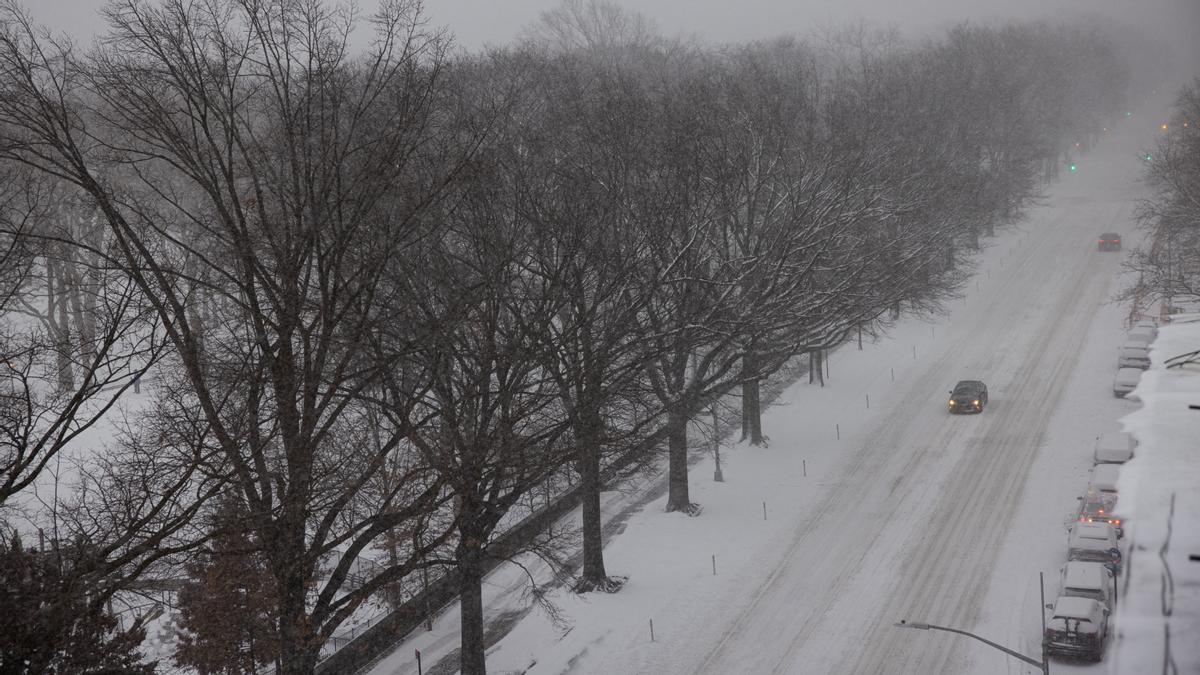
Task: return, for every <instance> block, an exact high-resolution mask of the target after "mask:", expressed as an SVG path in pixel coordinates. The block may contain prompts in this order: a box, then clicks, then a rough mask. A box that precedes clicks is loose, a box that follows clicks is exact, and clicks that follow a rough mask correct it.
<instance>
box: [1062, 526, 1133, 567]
mask: <svg viewBox="0 0 1200 675" xmlns="http://www.w3.org/2000/svg"><path fill="white" fill-rule="evenodd" d="M1070 532H1071V533H1070V535H1069V536H1068V537H1067V560H1068V561H1070V560H1081V561H1083V562H1098V563H1104V564H1106V565H1111V566H1112V571H1113V572H1114V573H1115V574H1120V573H1121V549H1120V548H1119V547H1118V546H1117V530H1116V528H1114V527H1113V526H1112V525H1110V524H1108V523H1101V522H1092V523H1081V522H1076V523H1074V524H1072V525H1071V530H1070Z"/></svg>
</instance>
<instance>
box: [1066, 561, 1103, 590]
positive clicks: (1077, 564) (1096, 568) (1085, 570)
mask: <svg viewBox="0 0 1200 675" xmlns="http://www.w3.org/2000/svg"><path fill="white" fill-rule="evenodd" d="M1107 572H1108V570H1106V569H1105V568H1104V564H1103V563H1098V562H1085V561H1083V560H1072V561H1071V562H1069V563H1067V566H1066V568H1064V570H1063V588H1095V587H1098V586H1100V585H1101V584H1103V583H1104V579H1105V577H1106V576H1108V575H1107V574H1106V573H1107Z"/></svg>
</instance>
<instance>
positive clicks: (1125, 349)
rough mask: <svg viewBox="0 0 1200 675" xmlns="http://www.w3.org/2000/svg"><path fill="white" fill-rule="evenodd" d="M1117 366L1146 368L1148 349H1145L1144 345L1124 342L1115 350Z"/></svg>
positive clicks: (1148, 364) (1148, 355) (1147, 364)
mask: <svg viewBox="0 0 1200 675" xmlns="http://www.w3.org/2000/svg"><path fill="white" fill-rule="evenodd" d="M1117 367H1118V368H1141V369H1142V370H1146V369H1147V368H1149V367H1150V351H1149V350H1147V349H1146V345H1143V344H1140V343H1137V342H1126V343H1125V344H1123V345H1121V348H1120V349H1119V350H1117Z"/></svg>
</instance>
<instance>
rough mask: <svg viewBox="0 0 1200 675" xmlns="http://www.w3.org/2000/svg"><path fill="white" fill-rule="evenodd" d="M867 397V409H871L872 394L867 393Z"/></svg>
mask: <svg viewBox="0 0 1200 675" xmlns="http://www.w3.org/2000/svg"><path fill="white" fill-rule="evenodd" d="M866 397H867V410H870V409H871V395H870V394H867V395H866Z"/></svg>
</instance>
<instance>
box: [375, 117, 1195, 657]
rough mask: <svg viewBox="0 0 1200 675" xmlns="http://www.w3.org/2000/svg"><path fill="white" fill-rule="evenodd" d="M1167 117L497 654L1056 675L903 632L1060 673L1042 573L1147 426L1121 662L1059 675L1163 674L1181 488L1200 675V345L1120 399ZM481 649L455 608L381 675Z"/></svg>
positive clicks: (1175, 338) (1117, 652) (1185, 619)
mask: <svg viewBox="0 0 1200 675" xmlns="http://www.w3.org/2000/svg"><path fill="white" fill-rule="evenodd" d="M1159 110H1160V109H1157V108H1150V107H1149V106H1148V107H1147V109H1146V110H1142V111H1138V112H1137V113H1136V114H1135V115H1134V117H1133V118H1131V119H1129V120H1126V121H1123V122H1122V123H1121V124H1120V125H1119V126H1118V127H1117V128H1116V129H1114V130H1113V131H1112V132H1110V134H1109V137H1108V138H1106V139H1104V141H1103V142H1102V143H1101V144H1100V145H1099V146H1098V147H1097V148H1096V149H1095V150H1093V151H1092V152H1091V153H1090V154H1088V155H1086V156H1084V157H1082V158H1079V160H1078V166H1079V170H1078V172H1077V173H1073V174H1067V175H1065V176H1064V177H1063V178H1062V180H1061V181H1060V182H1059V183H1057V184H1055V185H1054V186H1052V187H1051V188H1050V190H1049V193H1048V195H1047V199H1046V200H1045V203H1044V204H1043V205H1042V206H1040V207H1038V208H1036V209H1034V210H1033V211H1032V213H1031V214H1030V218H1029V219H1028V220H1027V222H1026V223H1025V224H1024V225H1023V226H1022V227H1021V228H1020V229H1019V230H1016V231H1010V232H1006V233H1002V234H1001V236H999V237H998V238H996V239H995V240H992V241H991V242H990V244H991V246H990V248H988V250H986V251H984V252H983V253H982V254H981V256H980V258H979V265H978V275H977V280H976V281H973V282H972V283H971V284H969V286H968V287H967V288H966V289H965V291H966V295H965V297H963V298H962V299H961V300H958V301H955V302H952V303H951V304H950V307H949V308H948V309H949V313H948V314H947V316H945V317H944V318H943V319H942V320H940V321H939V322H937V323H935V324H930V323H923V322H920V321H915V320H912V321H907V322H905V323H903V324H902V325H900V326H898V327H897V329H896V330H894V331H893V332H892V334H891V335H890V336H888V338H887V339H885V340H881V341H880V342H879V343H877V344H867V345H864V349H863V350H862V351H859V350H858V349H857V347H856V345H854V344H851V345H847V346H845V347H843V348H842V349H840V350H838V351H837V352H836V353H835V354H834V355H833V356H832V361H831V365H830V368H831V373H830V374H831V379H830V382H829V383H828V386H826V387H824V388H821V387H817V386H813V385H809V384H807V382H806V381H805V382H802V383H797V384H795V385H793V386H791V387H790V388H789V389H787V390H786V391H785V393H784V394H783V395H782V397H781V399H780V400H779V401H777V403H776V405H775V406H774V407H773V408H772V409H771V410H770V411H769V412H768V413H767V414H766V415H765V418H764V425H765V430H766V433H767V434H769V435H770V437H771V443H770V447H769V448H765V449H762V448H751V447H747V446H744V445H737V444H732V443H731V444H728V445H726V446H724V447H723V448H722V450H721V457H722V465H723V469H724V475H725V482H724V483H715V482H713V481H712V475H713V465H712V460H711V458H707V459H705V460H703V461H701V462H699V463H698V464H696V465H694V466H693V468H692V470H691V487H692V496H693V499H694V500H696V501H697V502H699V503H700V504H701V505H702V506H703V507H704V510H703V513H702V514H701V515H700V516H699V517H695V518H689V517H687V516H684V515H681V514H668V513H664V512H663V506H664V503H665V497H662V496H657V497H655V495H656V494H657V493H656V492H655V484H654V482H653V481H648V482H647V483H646V484H643V485H640V486H634V487H625V488H624V489H623V490H622V491H621V492H613V493H607V494H606V501H605V503H606V510H608V511H609V512H610V513H611V514H616V513H618V512H620V510H621V508H622V506H623V505H624V506H627V505H629V504H637V503H638V502H639V500H640V501H643V502H645V504H644V507H643V508H641V509H640V510H638V511H637V512H636V513H635V514H633V515H632V516H631V517H629V519H628V521H627V523H626V527H625V529H624V531H623V532H621V533H620V534H618V535H617V536H614V537H613V538H612V540H611V541H610V542H609V544H608V545H607V547H606V549H605V555H606V563H607V566H608V570H609V573H610V574H619V575H627V576H628V577H629V581H628V583H627V584H626V585H625V587H624V589H622V590H621V592H619V593H617V594H613V595H603V594H590V595H587V596H583V597H580V596H575V595H573V594H571V593H569V592H565V591H559V592H557V593H555V594H553V597H552V599H553V600H554V601H555V602H556V603H557V605H558V607H559V609H560V610H561V621H559V622H555V621H552V620H551V618H550V617H549V616H548V615H547V614H546V613H544V612H543V611H541V610H539V609H533V610H531V611H529V612H528V613H527V614H526V615H525V616H524V617H523V618H521V619H520V620H519V621H518V622H516V624H515V626H513V627H512V630H511V632H509V633H508V634H507V636H506V637H504V638H503V639H502V640H500V641H499V642H498V643H497V644H496V645H494V646H493V647H492V648H491V649H490V650H489V653H488V669H489V672H491V673H518V672H519V673H529V674H530V675H534V674H537V673H562V672H572V673H646V674H651V673H653V674H659V673H664V674H665V673H680V674H684V673H889V674H891V673H922V674H923V673H967V672H970V673H984V674H988V673H1014V672H1036V670H1035V669H1033V668H1031V667H1030V666H1028V665H1026V664H1023V663H1021V662H1019V661H1017V660H1016V659H1013V658H1011V657H1009V656H1006V655H1004V654H1003V653H1001V652H999V651H996V650H994V649H992V648H990V647H987V646H985V645H982V644H979V643H975V642H974V641H972V640H969V639H967V638H963V637H960V636H956V635H951V634H947V633H939V632H934V631H929V632H924V631H914V630H904V629H900V628H896V627H894V626H893V624H894V623H895V622H897V621H899V620H901V619H907V620H909V621H922V622H928V623H932V624H937V625H942V626H949V627H954V628H958V629H962V630H966V631H970V632H973V633H976V634H978V635H981V636H983V637H985V638H988V639H992V640H994V641H996V642H999V643H1000V644H1003V645H1006V646H1008V647H1010V648H1012V649H1014V650H1017V651H1020V652H1023V653H1025V654H1027V655H1029V656H1031V657H1033V658H1040V631H1041V614H1040V612H1041V608H1040V605H1041V599H1040V595H1039V573H1045V578H1046V594H1047V596H1048V597H1047V602H1051V601H1053V596H1054V594H1055V592H1056V590H1057V586H1056V584H1057V576H1058V569H1059V567H1060V566H1061V565H1062V564H1063V563H1064V562H1065V559H1066V534H1067V532H1066V526H1067V524H1068V523H1069V522H1070V520H1071V519H1072V517H1073V515H1074V513H1075V511H1076V509H1077V508H1078V502H1077V501H1076V497H1077V496H1078V495H1080V494H1082V493H1083V491H1084V489H1085V487H1086V485H1087V481H1088V475H1089V471H1090V469H1091V460H1092V444H1093V443H1094V441H1095V438H1096V437H1097V436H1098V435H1099V434H1100V433H1102V432H1104V431H1113V430H1119V429H1122V428H1126V429H1128V430H1131V431H1133V432H1134V433H1135V434H1136V435H1137V436H1138V438H1139V439H1140V440H1141V445H1140V446H1139V448H1138V451H1137V455H1136V456H1135V458H1134V460H1133V461H1132V462H1131V463H1129V464H1128V465H1126V468H1125V469H1124V471H1123V472H1122V477H1121V490H1122V498H1121V502H1122V510H1123V511H1126V512H1127V513H1126V514H1125V515H1127V516H1128V517H1130V518H1131V521H1130V526H1129V529H1128V535H1127V536H1126V538H1125V539H1124V540H1123V541H1124V543H1123V546H1124V547H1125V548H1127V549H1129V548H1131V547H1132V548H1135V549H1136V550H1135V551H1133V552H1132V561H1131V570H1132V571H1131V572H1130V573H1129V575H1128V576H1129V578H1130V581H1129V582H1128V583H1127V582H1126V580H1125V579H1122V585H1123V592H1126V591H1125V589H1128V590H1127V595H1126V596H1124V597H1123V598H1122V602H1121V603H1120V604H1119V605H1118V613H1117V615H1116V616H1115V620H1114V623H1113V627H1114V636H1113V637H1114V638H1115V639H1114V640H1112V641H1111V642H1110V646H1109V649H1108V651H1107V653H1106V655H1105V659H1104V661H1103V662H1102V663H1100V664H1096V665H1090V664H1089V665H1084V664H1075V663H1069V662H1059V661H1056V662H1055V663H1054V664H1053V670H1054V672H1056V673H1057V672H1072V671H1074V670H1084V669H1086V670H1088V671H1089V672H1096V673H1135V672H1151V671H1153V672H1158V671H1159V670H1161V661H1162V658H1163V651H1162V642H1163V639H1162V635H1163V619H1162V616H1161V612H1159V607H1158V598H1159V589H1160V581H1159V580H1160V576H1161V574H1160V572H1161V569H1162V564H1161V563H1160V562H1158V549H1159V546H1160V545H1161V540H1162V538H1163V536H1164V535H1165V532H1166V509H1167V504H1168V495H1169V493H1175V494H1176V515H1175V520H1174V528H1173V538H1172V540H1171V545H1170V549H1169V551H1168V553H1167V558H1168V561H1169V564H1170V567H1171V570H1172V572H1173V575H1174V577H1173V578H1174V581H1175V600H1176V604H1175V607H1174V616H1173V617H1172V618H1171V628H1170V630H1171V635H1172V638H1173V640H1172V643H1171V644H1172V649H1173V653H1174V656H1175V664H1176V666H1177V667H1178V672H1180V673H1184V672H1189V673H1190V672H1200V653H1198V652H1197V645H1196V644H1195V640H1194V638H1195V636H1196V635H1200V617H1198V616H1197V615H1198V613H1200V610H1198V607H1200V591H1198V589H1197V586H1198V582H1200V563H1195V562H1187V554H1188V553H1200V540H1198V539H1200V537H1198V533H1197V529H1198V527H1197V517H1198V516H1200V457H1198V456H1197V455H1196V453H1197V451H1198V450H1200V449H1198V448H1197V445H1198V443H1197V439H1200V411H1187V408H1186V406H1183V405H1182V403H1183V402H1184V399H1189V396H1188V394H1186V393H1184V392H1192V394H1191V398H1190V399H1189V401H1190V402H1193V403H1200V373H1198V372H1192V373H1188V374H1183V373H1178V372H1171V373H1166V372H1163V371H1162V370H1161V369H1162V361H1163V360H1164V359H1165V358H1167V357H1169V356H1171V355H1173V354H1174V353H1177V352H1179V351H1187V350H1189V349H1196V348H1200V328H1196V327H1192V328H1188V327H1186V326H1173V327H1170V328H1164V329H1163V331H1162V333H1161V335H1160V338H1159V340H1158V341H1157V342H1156V343H1155V345H1154V349H1153V352H1152V354H1153V358H1154V360H1155V365H1154V368H1153V369H1152V370H1151V371H1150V372H1149V373H1148V374H1147V376H1146V377H1145V378H1144V379H1143V380H1142V385H1141V386H1140V388H1139V389H1138V391H1137V392H1136V394H1137V397H1138V398H1140V399H1141V400H1142V401H1143V402H1144V403H1145V406H1144V407H1141V405H1140V404H1139V402H1138V401H1137V400H1136V399H1134V398H1129V399H1117V398H1114V397H1113V395H1112V376H1113V372H1114V370H1115V363H1116V348H1117V346H1118V345H1119V344H1120V343H1121V342H1122V341H1123V329H1124V326H1123V324H1124V321H1125V320H1126V318H1127V317H1128V313H1129V308H1128V307H1127V306H1122V305H1120V304H1118V303H1116V302H1113V301H1112V298H1113V296H1114V294H1115V293H1116V292H1117V290H1118V289H1119V288H1120V287H1121V285H1122V284H1123V283H1124V282H1125V280H1122V279H1121V278H1120V275H1121V270H1120V264H1119V263H1120V259H1121V254H1120V253H1100V252H1098V251H1096V235H1098V234H1099V233H1100V232H1104V231H1116V232H1119V233H1122V234H1123V235H1124V238H1125V243H1126V247H1127V248H1128V247H1130V246H1131V245H1133V244H1134V243H1136V239H1137V232H1136V231H1135V229H1134V224H1133V219H1132V212H1133V206H1134V200H1136V199H1137V198H1138V197H1140V196H1142V190H1143V188H1142V187H1141V185H1140V183H1139V182H1138V181H1139V177H1140V172H1141V169H1142V166H1141V160H1140V158H1139V157H1140V153H1139V150H1141V149H1142V148H1144V147H1146V146H1148V145H1149V144H1150V143H1151V142H1152V140H1153V134H1154V133H1155V130H1156V126H1157V123H1158V121H1159V120H1158V115H1159V114H1161V113H1160V112H1159ZM1197 325H1200V324H1197ZM975 378H978V379H982V380H984V381H985V382H987V384H988V386H989V389H990V404H989V406H988V408H987V410H986V411H985V412H984V413H983V414H982V415H978V416H951V415H947V414H946V412H945V408H944V404H945V392H946V391H947V390H948V389H949V388H950V387H951V386H952V385H953V384H954V382H955V381H957V380H959V379H975ZM1160 409H1165V410H1168V412H1161V413H1160V412H1159V410H1160ZM1181 411H1186V412H1181ZM1189 415H1190V416H1189ZM1130 542H1133V544H1132V545H1131V543H1130ZM1126 555H1127V556H1129V555H1130V551H1126ZM522 562H524V563H526V564H527V565H529V566H530V569H532V570H533V571H534V573H535V574H537V573H538V570H539V568H538V566H537V565H536V563H534V562H533V561H522ZM524 582H525V573H524V572H523V571H521V570H519V569H517V568H516V567H515V566H506V567H503V568H501V569H499V570H497V571H496V572H495V573H494V574H493V575H491V576H489V578H488V579H487V582H486V583H487V587H486V589H485V603H486V612H487V614H488V616H489V617H500V616H509V617H511V616H513V614H514V613H515V612H520V611H522V610H523V609H524V608H527V607H528V606H529V604H530V599H529V597H528V595H527V594H526V593H524V592H523V590H522V589H523V588H524V586H525V584H524ZM651 622H652V624H653V629H651ZM457 630H458V612H457V608H456V607H449V608H446V610H445V611H444V612H442V613H441V615H440V616H439V617H438V619H437V621H436V622H435V623H434V628H433V630H432V631H429V632H425V631H423V630H422V631H418V632H417V633H414V634H413V635H412V636H410V637H409V639H408V640H406V641H405V642H404V644H403V645H401V646H400V647H399V648H398V649H397V650H396V651H395V652H394V653H393V654H392V655H390V656H388V657H386V658H384V659H383V660H381V661H380V662H379V663H378V664H377V665H376V667H375V668H374V669H373V670H372V671H371V672H372V673H375V674H376V675H384V674H389V675H390V674H393V673H415V672H416V671H417V667H416V660H415V658H414V650H420V651H421V652H422V656H423V662H424V666H425V669H426V671H427V672H428V670H429V667H430V666H431V664H435V663H437V662H438V661H439V660H440V659H442V658H443V657H445V656H447V655H450V654H452V653H453V651H454V650H455V649H456V648H457V646H458V634H457ZM651 630H653V633H652V632H651ZM1189 636H1190V638H1191V639H1190V640H1189ZM451 672H452V671H451Z"/></svg>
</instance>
